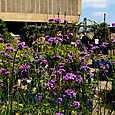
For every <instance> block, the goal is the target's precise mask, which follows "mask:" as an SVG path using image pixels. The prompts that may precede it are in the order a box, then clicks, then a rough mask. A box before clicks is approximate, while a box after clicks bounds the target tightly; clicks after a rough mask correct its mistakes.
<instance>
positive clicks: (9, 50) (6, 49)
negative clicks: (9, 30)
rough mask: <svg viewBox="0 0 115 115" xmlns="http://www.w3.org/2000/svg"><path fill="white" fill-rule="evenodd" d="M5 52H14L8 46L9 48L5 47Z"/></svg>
mask: <svg viewBox="0 0 115 115" xmlns="http://www.w3.org/2000/svg"><path fill="white" fill-rule="evenodd" d="M5 51H8V52H13V51H15V50H14V48H13V47H11V46H9V47H6V48H5Z"/></svg>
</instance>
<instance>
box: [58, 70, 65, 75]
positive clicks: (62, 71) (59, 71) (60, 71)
mask: <svg viewBox="0 0 115 115" xmlns="http://www.w3.org/2000/svg"><path fill="white" fill-rule="evenodd" d="M65 72H66V70H65V69H58V70H57V73H58V74H59V75H62V74H64V73H65Z"/></svg>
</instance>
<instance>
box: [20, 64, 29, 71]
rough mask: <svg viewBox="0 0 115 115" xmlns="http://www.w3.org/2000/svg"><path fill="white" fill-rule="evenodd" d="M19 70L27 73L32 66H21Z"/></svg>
mask: <svg viewBox="0 0 115 115" xmlns="http://www.w3.org/2000/svg"><path fill="white" fill-rule="evenodd" d="M19 69H20V70H23V71H26V70H28V69H30V66H29V65H26V64H25V65H21V66H20V67H19Z"/></svg>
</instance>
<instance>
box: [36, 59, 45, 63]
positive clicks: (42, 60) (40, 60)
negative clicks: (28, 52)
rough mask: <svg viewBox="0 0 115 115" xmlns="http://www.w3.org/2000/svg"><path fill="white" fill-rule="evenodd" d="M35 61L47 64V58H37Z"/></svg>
mask: <svg viewBox="0 0 115 115" xmlns="http://www.w3.org/2000/svg"><path fill="white" fill-rule="evenodd" d="M35 62H36V63H44V64H46V63H47V60H46V59H37V60H36V61H35Z"/></svg>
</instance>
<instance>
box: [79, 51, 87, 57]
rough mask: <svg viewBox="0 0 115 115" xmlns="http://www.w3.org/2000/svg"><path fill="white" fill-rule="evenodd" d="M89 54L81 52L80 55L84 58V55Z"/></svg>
mask: <svg viewBox="0 0 115 115" xmlns="http://www.w3.org/2000/svg"><path fill="white" fill-rule="evenodd" d="M87 54H88V52H80V53H79V55H80V56H84V55H87Z"/></svg>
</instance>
